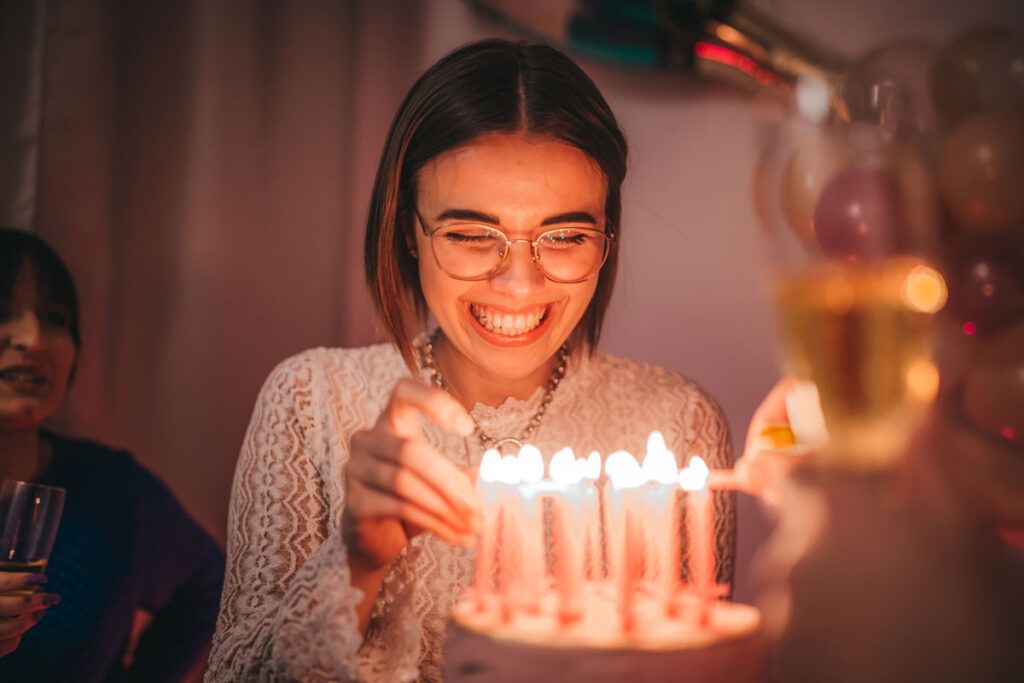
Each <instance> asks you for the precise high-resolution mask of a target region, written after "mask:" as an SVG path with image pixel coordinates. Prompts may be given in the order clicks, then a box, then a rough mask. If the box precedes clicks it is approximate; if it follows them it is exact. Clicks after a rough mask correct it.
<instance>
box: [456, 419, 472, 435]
mask: <svg viewBox="0 0 1024 683" xmlns="http://www.w3.org/2000/svg"><path fill="white" fill-rule="evenodd" d="M457 426H458V430H459V434H461V435H462V436H469V435H470V434H472V433H473V430H474V429H476V425H475V424H473V420H472V418H470V417H469V415H460V416H459V418H458V421H457Z"/></svg>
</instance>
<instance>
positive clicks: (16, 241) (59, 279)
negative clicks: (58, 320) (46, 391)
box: [0, 228, 82, 350]
mask: <svg viewBox="0 0 1024 683" xmlns="http://www.w3.org/2000/svg"><path fill="white" fill-rule="evenodd" d="M26 262H29V263H31V264H32V267H33V271H34V272H35V280H36V281H35V286H36V292H37V293H38V295H39V297H40V298H41V299H43V300H44V301H46V302H47V303H49V304H50V305H53V306H56V307H58V308H61V309H63V310H64V312H65V314H66V316H67V317H66V320H67V323H66V324H65V325H63V326H64V327H65V328H66V329H67V331H68V334H70V335H71V340H72V341H73V342H74V343H75V349H76V350H80V349H81V348H82V335H81V332H80V331H79V327H78V295H77V294H76V293H75V282H74V280H72V279H71V273H70V271H68V267H67V266H66V265H64V262H63V261H62V260H61V258H60V256H58V255H57V252H56V251H55V250H54V249H53V247H51V246H50V245H49V244H47V243H46V242H45V241H44V240H43V239H42V238H40V237H37V236H35V235H33V234H32V233H30V232H25V231H24V230H18V229H16V228H0V309H3V308H7V302H8V301H10V298H11V294H12V292H13V291H14V283H15V280H17V279H18V274H19V273H20V272H21V269H22V267H23V266H24V265H25V263H26Z"/></svg>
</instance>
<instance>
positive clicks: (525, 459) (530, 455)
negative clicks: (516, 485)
mask: <svg viewBox="0 0 1024 683" xmlns="http://www.w3.org/2000/svg"><path fill="white" fill-rule="evenodd" d="M519 476H520V478H521V479H522V481H525V482H529V483H531V484H533V483H536V482H538V481H540V480H541V479H543V478H544V456H542V455H541V454H540V449H539V448H537V447H536V446H532V445H530V444H525V445H524V446H523V447H522V448H520V449H519Z"/></svg>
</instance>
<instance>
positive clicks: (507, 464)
mask: <svg viewBox="0 0 1024 683" xmlns="http://www.w3.org/2000/svg"><path fill="white" fill-rule="evenodd" d="M522 480H523V472H522V467H521V466H520V464H519V458H517V457H516V456H514V455H506V456H505V457H503V458H502V459H501V463H500V465H499V467H498V481H500V482H501V483H502V484H518V483H519V482H521V481H522Z"/></svg>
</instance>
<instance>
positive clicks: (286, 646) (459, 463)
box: [208, 40, 734, 681]
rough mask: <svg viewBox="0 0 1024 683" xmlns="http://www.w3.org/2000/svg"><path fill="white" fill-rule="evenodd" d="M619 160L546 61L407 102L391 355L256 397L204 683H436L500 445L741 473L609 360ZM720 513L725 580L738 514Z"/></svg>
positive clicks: (474, 75) (290, 378)
mask: <svg viewBox="0 0 1024 683" xmlns="http://www.w3.org/2000/svg"><path fill="white" fill-rule="evenodd" d="M626 156H627V155H626V142H625V139H624V137H623V135H622V132H621V131H620V130H619V127H618V124H617V123H616V120H615V117H614V115H613V113H612V111H611V109H610V108H609V107H608V104H607V103H606V102H605V100H604V98H603V97H602V96H601V94H600V92H599V91H598V90H597V88H596V87H595V85H594V83H593V82H592V81H591V80H590V78H589V77H587V75H586V74H585V73H584V72H583V71H582V70H581V69H580V68H579V67H578V66H576V65H575V64H574V63H573V62H572V61H571V60H570V59H569V58H567V57H566V56H565V55H563V54H561V53H560V52H558V51H557V50H554V49H552V48H550V47H546V46H543V45H530V44H525V43H513V42H508V41H503V40H487V41H481V42H478V43H473V44H470V45H467V46H465V47H463V48H461V49H459V50H456V51H455V52H453V53H451V54H449V55H448V56H446V57H445V58H443V59H442V60H441V61H439V62H438V63H437V64H435V65H434V66H432V67H431V68H430V69H428V70H427V71H426V72H425V73H424V74H423V75H422V76H421V77H420V79H419V80H418V81H417V82H416V83H415V84H414V85H413V86H412V89H411V90H410V92H409V94H408V95H407V96H406V98H405V100H404V101H403V102H402V104H401V106H400V107H399V110H398V112H397V114H396V116H395V119H394V122H393V124H392V126H391V130H390V132H389V134H388V137H387V140H386V141H385V145H384V151H383V154H382V156H381V160H380V165H379V167H378V171H377V177H376V181H375V184H374V189H373V194H372V197H371V200H370V211H369V219H368V222H367V230H366V239H365V251H364V254H365V269H366V278H367V283H368V285H369V287H370V290H371V292H372V294H373V297H374V301H375V304H376V308H377V313H378V315H379V319H380V322H381V326H382V328H383V331H384V333H385V334H386V335H387V337H388V338H389V341H390V343H389V344H382V345H378V346H372V347H368V348H362V349H316V350H313V351H308V352H306V353H303V354H300V355H298V356H295V357H293V358H291V359H288V360H286V361H284V362H283V363H282V364H281V365H280V366H278V368H277V369H276V370H274V371H273V373H272V374H271V375H270V378H269V379H268V380H267V382H266V384H265V385H264V387H263V390H262V392H261V395H260V397H259V399H258V401H257V405H256V410H255V412H254V414H253V419H252V422H251V424H250V427H249V431H248V434H247V436H246V439H245V442H244V443H243V445H242V450H241V455H240V457H239V461H238V465H237V469H236V473H235V481H234V489H233V492H232V499H231V510H230V518H229V542H228V554H229V569H228V574H227V577H226V581H225V591H224V596H223V600H222V604H221V614H220V618H219V621H218V628H217V634H216V636H215V638H214V649H213V653H212V655H211V660H210V669H209V671H208V680H218V681H234V680H254V679H265V678H274V677H280V678H286V679H303V680H306V679H309V680H352V679H369V680H379V681H404V680H427V681H434V680H440V678H441V676H442V661H443V656H444V652H443V642H444V632H445V628H446V624H447V619H448V614H449V612H450V610H451V606H452V604H453V603H454V601H455V599H456V598H457V596H458V594H459V592H460V591H461V589H462V587H464V586H465V585H466V584H467V582H468V581H469V580H470V577H471V574H472V561H473V554H472V550H471V549H470V546H472V545H473V542H474V539H475V535H476V533H477V532H478V530H479V525H480V522H481V508H480V501H479V500H478V497H477V494H476V490H475V487H474V482H473V477H474V476H475V471H476V469H477V467H478V466H479V463H480V459H481V456H482V454H483V451H484V449H485V448H486V447H487V446H491V445H494V444H498V445H502V444H505V445H514V444H522V443H524V442H527V441H529V442H530V443H532V444H534V445H536V446H537V447H539V448H540V450H541V451H542V452H543V453H544V454H545V456H547V457H550V456H551V455H552V454H553V453H555V452H556V451H557V450H559V449H561V448H563V447H566V446H569V447H571V448H573V449H574V450H575V451H576V452H577V453H589V452H590V451H594V450H596V451H599V452H600V453H604V454H606V455H607V454H609V453H611V452H613V451H616V450H621V449H627V450H632V451H633V452H637V453H639V452H642V451H643V449H644V447H645V443H646V438H647V435H648V434H649V433H650V432H651V431H653V430H656V429H657V430H660V431H661V432H662V433H663V434H664V435H665V438H666V441H667V443H668V445H669V447H670V448H671V449H672V450H673V452H674V453H676V454H677V456H678V457H679V458H680V461H681V459H682V458H683V457H685V456H688V455H689V454H690V453H699V454H701V455H702V456H703V457H704V459H705V460H707V461H708V462H709V464H711V465H712V466H715V467H724V466H727V465H728V464H729V462H730V461H731V454H730V452H729V442H728V433H727V430H726V427H725V421H724V419H723V416H722V414H721V412H720V410H719V409H718V407H717V405H716V404H715V403H714V401H713V400H712V399H710V398H709V397H708V396H707V395H706V394H705V393H704V392H703V391H701V390H700V388H699V387H697V386H696V385H694V384H693V383H692V382H690V381H688V380H686V379H684V378H683V377H680V376H678V375H676V374H674V373H672V372H669V371H667V370H664V369H662V368H657V367H654V366H651V365H647V364H644V363H640V362H636V361H631V360H627V359H623V358H615V357H612V356H609V355H607V354H604V353H601V352H599V351H597V342H598V339H599V336H600V331H601V325H602V320H603V317H604V312H605V309H606V307H607V305H608V301H609V299H610V297H611V293H612V287H613V285H614V281H615V273H616V265H617V254H618V248H617V245H618V243H619V240H620V239H621V233H622V226H621V225H620V214H621V209H620V207H621V194H620V193H621V187H622V181H623V179H624V177H625V173H626ZM433 323H436V325H435V324H433ZM680 464H682V463H681V462H680ZM718 503H719V506H720V508H721V509H719V510H718V514H717V515H716V519H717V520H718V527H717V529H716V533H717V540H718V553H719V567H720V574H719V580H721V581H725V582H729V581H730V580H731V576H732V555H733V538H734V515H733V510H732V506H731V501H730V500H729V499H726V498H723V499H721V500H720V501H718Z"/></svg>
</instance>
